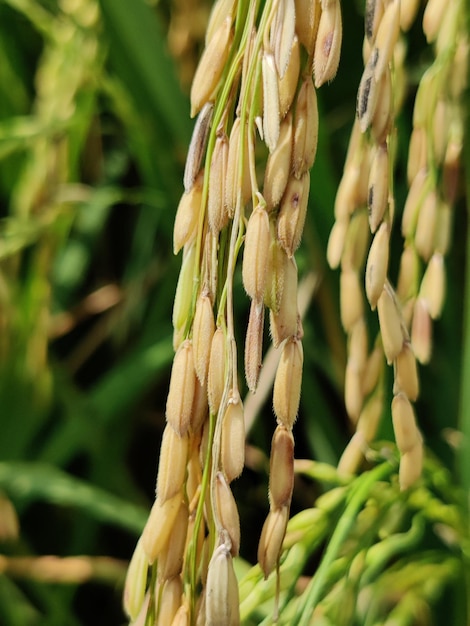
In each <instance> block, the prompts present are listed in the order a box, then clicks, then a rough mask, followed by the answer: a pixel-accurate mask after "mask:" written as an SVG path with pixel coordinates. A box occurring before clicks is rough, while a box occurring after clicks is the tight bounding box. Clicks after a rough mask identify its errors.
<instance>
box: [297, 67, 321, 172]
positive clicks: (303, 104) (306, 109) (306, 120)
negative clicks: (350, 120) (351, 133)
mask: <svg viewBox="0 0 470 626" xmlns="http://www.w3.org/2000/svg"><path fill="white" fill-rule="evenodd" d="M317 144H318V106H317V94H316V91H315V87H314V85H313V81H312V79H311V78H310V76H308V77H307V78H305V80H304V81H303V82H302V84H301V86H300V90H299V93H298V95H297V104H296V107H295V122H294V150H293V155H292V169H293V172H294V176H296V177H297V178H300V177H301V176H303V175H304V174H305V173H306V172H308V170H310V168H311V167H312V165H313V163H314V161H315V155H316V153H317Z"/></svg>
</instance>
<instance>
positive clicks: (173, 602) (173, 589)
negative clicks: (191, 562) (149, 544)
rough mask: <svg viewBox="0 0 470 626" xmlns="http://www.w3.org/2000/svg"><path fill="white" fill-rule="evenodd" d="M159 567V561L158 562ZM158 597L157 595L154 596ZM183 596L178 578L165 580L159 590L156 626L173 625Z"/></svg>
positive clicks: (181, 584) (181, 585)
mask: <svg viewBox="0 0 470 626" xmlns="http://www.w3.org/2000/svg"><path fill="white" fill-rule="evenodd" d="M158 566H159V567H160V561H159V562H158ZM156 596H157V597H158V596H159V594H156ZM182 596H183V583H182V581H181V577H180V576H174V577H173V578H171V579H169V580H166V581H165V583H164V584H163V587H162V590H161V597H160V602H159V612H158V621H157V622H156V625H157V626H166V625H167V624H171V625H172V626H173V624H175V622H174V619H175V616H176V614H177V613H178V610H179V608H180V607H181V601H182Z"/></svg>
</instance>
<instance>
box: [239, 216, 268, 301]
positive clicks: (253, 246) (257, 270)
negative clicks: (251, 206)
mask: <svg viewBox="0 0 470 626" xmlns="http://www.w3.org/2000/svg"><path fill="white" fill-rule="evenodd" d="M269 247H270V234H269V217H268V214H267V212H266V211H265V209H264V208H263V207H262V206H258V207H257V208H256V209H255V210H254V211H253V212H252V214H251V216H250V219H249V220H248V225H247V227H246V235H245V249H244V253H243V265H242V278H243V286H244V287H245V291H246V292H247V294H248V295H249V296H250V298H253V299H255V300H256V301H260V300H262V299H263V296H264V292H265V290H266V281H267V268H268V258H269Z"/></svg>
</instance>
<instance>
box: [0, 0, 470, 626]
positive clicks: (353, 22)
mask: <svg viewBox="0 0 470 626" xmlns="http://www.w3.org/2000/svg"><path fill="white" fill-rule="evenodd" d="M210 8H211V2H209V0H200V1H196V0H174V1H173V2H171V1H170V0H161V1H159V2H156V1H150V0H148V1H145V0H132V1H129V0H100V1H98V0H61V1H57V0H0V491H1V494H0V624H5V625H6V626H16V625H22V626H33V625H40V626H53V625H61V626H63V625H64V624H67V626H78V625H82V624H83V625H88V626H92V625H94V624H100V625H101V626H107V625H115V624H121V623H125V618H124V615H123V613H122V609H121V593H122V585H123V581H124V575H125V568H126V562H127V561H128V559H129V558H130V556H131V554H132V551H133V548H134V545H135V542H136V540H137V537H138V536H139V534H140V531H141V529H142V527H143V524H144V523H145V520H146V515H147V511H148V510H149V507H150V505H151V503H152V501H153V499H154V489H155V478H156V470H157V460H158V450H159V443H160V437H161V433H162V430H163V427H164V421H165V416H164V411H165V401H166V393H167V388H168V380H169V372H170V367H171V362H172V358H173V348H172V327H171V312H172V305H173V298H174V292H175V288H176V282H177V277H178V273H179V267H180V258H179V257H174V256H173V252H172V229H173V220H174V215H175V210H176V207H177V204H178V201H179V198H180V195H181V193H182V191H183V184H182V174H183V168H184V161H185V156H186V150H187V146H188V143H189V139H190V136H191V131H192V126H193V122H192V121H191V120H190V118H189V101H188V93H189V87H190V83H191V78H192V75H193V72H194V70H195V67H196V64H197V59H198V57H199V55H200V52H201V50H202V48H203V45H204V43H203V42H204V32H205V24H206V20H207V17H208V15H209V11H210ZM343 24H344V40H343V52H342V62H341V64H340V70H339V72H338V75H337V77H336V79H335V81H334V82H333V83H332V84H331V85H328V86H326V87H324V88H322V89H321V90H320V92H319V94H318V98H319V108H320V124H321V128H320V142H319V148H318V153H317V160H316V163H315V166H314V169H313V172H312V183H311V185H312V190H311V198H310V207H309V214H308V219H307V224H306V230H305V236H304V241H303V244H302V246H301V248H300V250H299V253H298V257H297V258H298V265H299V271H300V273H301V275H302V276H306V275H307V274H311V275H312V276H313V278H314V279H315V285H316V287H315V291H314V294H313V297H312V298H311V301H310V303H309V306H308V310H307V314H306V317H305V322H304V330H305V339H304V352H305V364H304V392H303V395H302V402H301V410H300V416H299V420H298V422H297V424H296V427H295V437H296V457H298V458H314V459H317V460H320V461H323V462H327V463H332V464H335V463H336V462H337V460H338V458H339V456H340V455H341V452H342V451H343V449H344V447H345V445H346V443H347V441H348V439H349V437H350V436H351V433H352V431H351V428H350V426H349V424H348V421H347V417H346V413H345V409H344V403H343V399H342V398H343V384H344V380H343V377H344V366H345V335H344V332H343V331H342V329H341V325H340V320H339V305H338V272H333V271H331V270H329V268H328V267H327V265H326V261H325V250H326V244H327V240H328V235H329V230H330V228H331V226H332V224H333V221H334V218H333V204H334V197H335V190H336V187H337V185H338V182H339V180H340V177H341V174H342V168H343V163H344V158H345V154H346V149H347V145H348V140H349V133H350V130H351V126H352V122H353V119H354V115H355V102H356V93H357V86H358V83H359V80H360V77H361V74H362V68H363V62H362V37H363V32H364V31H363V14H362V3H361V2H359V1H358V2H344V3H343ZM431 58H432V54H431V51H430V50H429V48H428V46H427V45H426V42H425V40H424V37H423V35H422V31H421V28H420V25H419V24H418V25H417V26H416V27H413V29H412V30H411V32H410V34H409V36H408V67H409V74H408V83H409V88H408V92H407V94H406V96H405V105H404V114H403V115H402V116H401V117H400V119H399V120H398V126H399V132H400V139H399V143H398V155H397V181H396V195H397V210H398V214H400V212H401V210H402V207H403V202H404V198H405V197H406V180H405V178H406V176H405V172H406V158H407V148H408V138H409V134H410V129H411V111H412V106H413V96H414V93H415V91H416V86H417V84H418V81H419V78H420V76H421V75H422V72H423V70H424V69H425V68H426V66H427V64H428V63H429V61H430V60H431ZM462 191H463V190H462ZM466 227H467V222H466V216H465V204H464V198H463V193H461V194H460V195H459V201H458V206H457V208H456V211H455V223H454V237H455V238H454V243H453V245H452V250H451V254H450V256H449V259H448V263H447V268H448V280H449V284H448V293H447V303H446V306H445V311H444V314H443V317H442V319H441V320H440V321H439V322H438V323H437V324H436V325H435V331H434V345H435V348H434V356H433V359H432V362H431V364H430V365H429V366H428V367H427V368H425V369H423V370H422V373H421V375H422V394H421V397H420V400H419V401H418V403H417V415H418V420H419V422H420V425H421V428H422V430H423V433H424V436H425V439H426V443H427V446H428V448H429V450H430V453H431V454H433V455H435V456H436V457H438V458H439V459H440V460H441V461H442V462H443V463H444V464H445V465H446V466H447V467H448V469H449V470H450V471H451V472H453V473H454V476H455V481H456V484H459V482H460V478H459V474H458V472H457V471H456V461H455V445H456V442H458V433H457V432H456V429H457V428H458V425H459V405H460V401H461V397H462V386H461V380H462V369H461V368H462V345H463V342H464V336H463V309H464V297H463V294H464V291H465V289H464V287H465V279H464V276H465V271H464V270H465V246H466ZM392 244H393V246H394V248H393V249H392V254H391V259H392V260H391V264H392V266H391V267H392V272H393V273H394V276H392V279H394V278H396V273H397V270H398V260H399V256H400V250H401V245H402V243H401V237H400V234H399V229H398V228H396V229H395V235H394V239H393V242H392ZM394 249H395V252H393V250H394ZM237 289H238V291H237V294H236V316H237V320H236V323H237V328H238V330H239V339H240V345H241V346H242V345H243V337H244V330H245V328H246V322H247V318H248V309H249V301H248V298H247V297H246V296H245V294H244V292H243V288H242V285H241V277H240V276H239V277H238V279H237ZM370 327H371V329H374V328H377V322H376V316H375V314H371V315H370ZM467 332H470V331H468V330H467ZM371 336H374V332H373V331H372V332H371ZM268 345H269V340H268V338H267V337H266V347H268ZM467 359H468V356H467ZM467 367H468V365H467ZM389 377H390V384H389V385H388V388H389V390H390V393H391V382H392V378H391V373H390V372H389ZM388 406H389V403H388V405H387V408H386V410H385V411H384V416H383V419H382V426H381V432H380V435H379V438H384V439H391V438H393V435H392V430H391V424H390V415H389V409H388ZM274 422H275V420H274V417H273V415H272V409H271V400H270V398H269V397H268V399H267V400H266V401H265V402H264V403H262V406H260V407H259V408H258V411H257V416H256V421H255V423H254V425H253V428H252V430H251V432H250V435H249V442H248V452H247V468H246V470H245V471H244V473H243V475H242V477H241V478H240V479H239V480H238V481H237V482H236V483H235V484H234V485H233V487H234V493H235V497H236V498H237V501H238V503H239V509H240V515H241V524H242V537H243V540H242V548H241V556H242V557H243V558H244V559H246V560H247V561H249V562H251V563H253V562H254V561H255V559H256V547H257V539H258V536H259V532H260V529H261V526H262V523H263V521H264V518H265V515H266V513H267V510H268V499H267V482H268V477H267V476H268V475H267V472H268V469H269V461H268V458H269V446H270V441H271V437H272V433H273V430H274ZM318 494H319V487H318V485H316V484H314V483H311V482H308V481H307V480H306V479H299V481H298V483H296V488H295V494H294V502H293V512H296V511H298V510H300V509H302V508H305V507H307V506H311V505H312V504H313V502H314V500H315V497H316V496H317V495H318ZM15 512H16V514H15ZM18 520H19V528H18V524H17V522H18ZM46 555H55V556H57V557H60V558H61V559H65V560H60V561H56V560H54V559H46V560H44V558H38V557H44V556H46ZM77 555H80V556H86V557H87V559H81V560H78V561H76V560H75V561H74V560H67V558H69V557H75V556H77ZM88 557H89V558H88ZM38 580H39V582H38Z"/></svg>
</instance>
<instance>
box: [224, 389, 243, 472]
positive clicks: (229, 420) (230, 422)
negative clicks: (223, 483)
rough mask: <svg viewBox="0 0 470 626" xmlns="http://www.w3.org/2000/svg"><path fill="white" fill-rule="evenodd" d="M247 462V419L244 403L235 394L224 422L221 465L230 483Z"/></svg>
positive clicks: (230, 401) (227, 409)
mask: <svg viewBox="0 0 470 626" xmlns="http://www.w3.org/2000/svg"><path fill="white" fill-rule="evenodd" d="M244 464H245V421H244V415H243V403H242V401H241V398H240V396H239V394H238V392H237V393H236V394H233V395H232V396H231V397H230V398H229V401H228V403H227V408H226V409H225V414H224V418H223V422H222V435H221V448H220V465H221V468H222V470H223V472H224V475H225V478H226V479H227V481H228V482H229V483H231V482H232V480H234V479H235V478H238V476H240V474H241V473H242V471H243V465H244Z"/></svg>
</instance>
